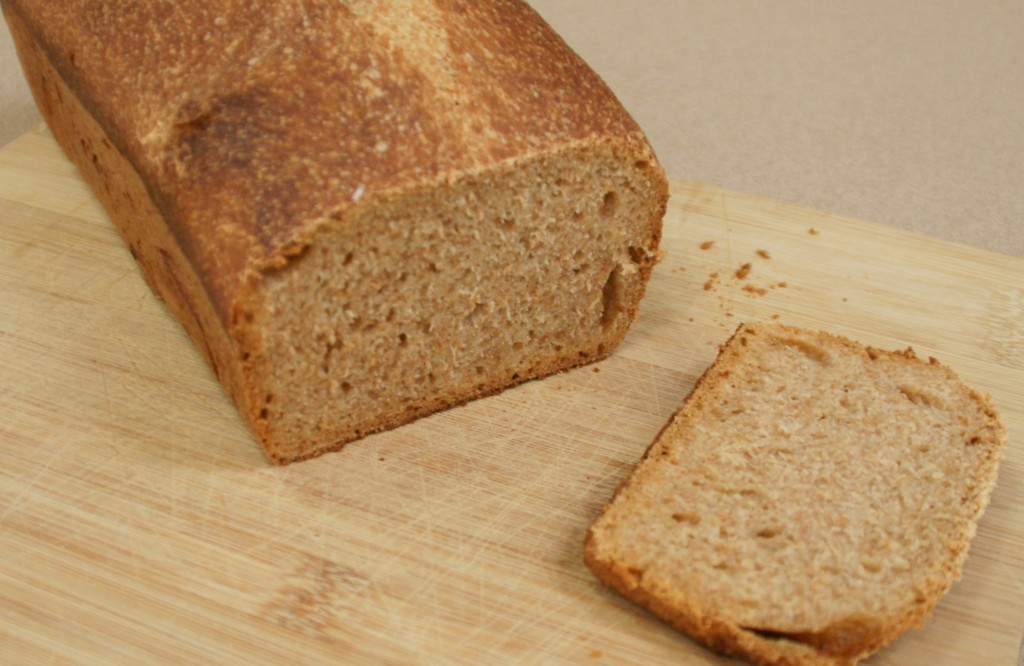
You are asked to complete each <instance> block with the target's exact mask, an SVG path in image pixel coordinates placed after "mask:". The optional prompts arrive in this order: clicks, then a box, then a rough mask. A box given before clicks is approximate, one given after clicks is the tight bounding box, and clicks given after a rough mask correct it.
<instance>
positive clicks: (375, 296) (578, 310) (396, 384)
mask: <svg viewBox="0 0 1024 666" xmlns="http://www.w3.org/2000/svg"><path fill="white" fill-rule="evenodd" d="M588 161H589V162H588ZM651 175H652V174H651V166H650V165H649V164H647V163H645V162H638V163H635V164H634V163H632V162H624V161H623V160H622V159H621V157H618V156H616V155H615V154H614V151H611V150H603V151H597V152H596V153H589V154H587V155H583V154H581V152H580V151H569V152H566V153H564V154H561V155H555V156H548V157H544V158H537V159H533V160H531V161H527V162H524V163H521V164H518V165H516V166H513V167H511V168H509V169H507V170H505V171H503V172H493V173H482V174H479V175H476V176H472V177H467V178H463V179H461V180H459V181H457V182H454V183H451V184H447V185H442V186H440V187H438V188H424V189H422V190H420V191H417V192H414V193H412V194H409V195H405V196H402V197H400V198H397V199H394V200H391V201H389V202H386V203H384V204H382V205H378V206H375V207H372V208H366V209H365V210H363V211H362V212H361V214H359V215H357V216H355V217H353V218H343V219H340V220H336V221H331V222H329V223H326V224H324V225H323V227H322V228H321V230H320V231H319V233H318V234H317V236H316V238H315V239H314V242H312V243H311V244H310V245H309V246H308V247H307V248H305V249H304V250H303V251H302V253H301V256H299V257H298V258H297V259H296V260H294V261H292V262H291V263H290V264H289V266H288V267H287V268H285V269H284V270H281V271H279V272H278V273H277V274H275V275H273V276H271V277H270V279H269V280H268V281H267V285H266V289H265V292H264V302H263V305H262V307H261V308H259V310H258V311H257V312H255V313H254V317H255V318H256V319H257V328H260V329H263V330H268V331H269V333H268V334H267V335H266V336H265V337H264V339H263V348H262V350H261V352H260V359H259V363H260V364H261V367H262V368H263V369H264V372H265V373H266V374H267V375H268V376H269V378H270V379H269V381H268V383H267V386H266V390H265V395H263V396H262V408H261V409H262V412H261V417H262V418H263V419H265V420H266V422H267V423H268V424H269V425H270V427H272V428H273V429H274V430H275V432H276V433H278V435H280V437H278V439H288V438H293V439H295V440H296V441H307V442H308V441H309V439H310V433H313V435H314V437H313V438H314V439H315V440H317V442H318V443H317V444H315V445H313V446H312V447H310V445H309V444H306V445H305V446H306V448H316V447H317V446H320V447H324V446H330V445H332V444H333V443H335V442H337V441H338V440H339V439H352V438H354V437H358V436H360V435H363V434H366V433H367V432H370V431H372V430H375V429H379V428H380V427H381V424H390V425H394V424H397V423H401V422H403V421H406V420H409V418H411V417H413V416H415V415H418V414H423V413H428V412H430V411H433V410H436V409H437V408H439V407H442V406H444V405H446V404H449V403H451V402H453V401H456V402H461V401H465V400H467V399H469V398H472V397H474V396H476V395H482V394H486V393H489V392H493V391H494V390H496V389H498V388H501V387H503V386H506V385H508V384H510V383H515V382H517V381H522V380H525V379H528V378H530V377H533V376H537V375H540V374H546V373H548V372H551V371H553V370H556V369H560V368H564V367H568V366H572V365H577V364H580V363H582V362H586V361H588V360H591V359H594V358H598V357H600V356H603V355H605V354H606V353H608V352H609V351H610V349H611V347H612V346H614V344H616V343H617V342H618V340H619V339H620V338H621V336H622V335H623V334H624V333H625V329H626V327H627V326H628V324H629V319H630V316H629V312H628V311H629V309H630V307H631V305H632V304H635V302H636V300H637V298H638V297H639V295H640V294H641V293H642V290H643V284H642V280H641V275H642V274H643V273H644V272H645V271H649V268H650V266H651V264H652V263H653V262H654V260H655V254H656V251H657V248H656V244H657V238H658V235H659V231H658V228H659V227H658V224H659V223H660V219H653V217H654V216H652V215H651V213H650V205H651V204H650V201H651V198H652V197H656V196H657V192H656V189H655V188H656V187H657V186H656V185H655V184H653V181H652V178H651ZM307 454H308V452H303V453H302V455H307Z"/></svg>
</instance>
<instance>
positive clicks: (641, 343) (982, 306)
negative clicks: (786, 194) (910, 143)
mask: <svg viewBox="0 0 1024 666" xmlns="http://www.w3.org/2000/svg"><path fill="white" fill-rule="evenodd" d="M812 228H813V229H815V230H816V231H817V232H818V233H817V234H812V233H810V230H811V229H812ZM708 241H712V242H713V245H711V246H710V247H708V249H701V245H702V243H706V242H708ZM664 248H665V250H666V257H665V259H664V261H663V262H662V263H661V264H660V265H659V266H658V268H657V269H656V271H655V275H654V278H653V280H652V283H651V286H650V290H649V293H648V296H647V298H646V299H645V301H644V303H643V307H642V310H641V315H640V318H639V320H638V322H637V324H636V325H635V327H634V328H633V329H632V330H631V332H630V334H629V336H628V337H627V339H626V341H625V342H624V343H623V344H622V346H621V347H620V348H619V349H618V350H617V351H616V352H615V353H614V354H613V356H612V357H611V358H609V359H608V360H606V361H604V362H601V363H600V364H598V365H596V366H591V367H585V368H581V369H578V370H575V371H572V372H568V373H564V374H560V375H557V376H554V377H551V378H548V379H545V380H541V381H535V382H532V383H529V384H526V385H524V386H521V387H518V388H516V389H513V390H510V391H506V392H505V393H503V394H501V395H499V396H495V397H492V398H487V399H484V400H479V401H476V402H474V403H471V404H469V405H467V406H465V407H461V408H457V409H454V410H451V411H448V412H445V413H442V414H438V415H436V416H433V417H430V418H427V419H423V420H421V421H419V422H417V423H414V424H412V425H410V426H407V427H403V428H401V429H399V430H396V431H393V432H389V433H385V434H381V435H375V436H372V437H369V438H367V439H365V440H362V441H360V442H357V443H354V444H351V445H350V446H348V447H347V448H345V449H344V450H343V451H341V452H339V453H335V454H330V455H327V456H324V457H322V458H319V459H316V460H312V461H308V462H305V463H300V464H296V465H292V466H289V467H285V468H277V467H272V466H270V465H269V464H268V463H267V462H266V461H265V460H264V458H263V457H262V454H261V453H260V451H259V448H258V447H257V445H256V443H255V442H254V441H253V439H252V438H251V436H250V434H249V433H248V432H247V431H246V429H245V427H244V426H243V424H242V422H241V421H240V419H239V418H238V417H237V415H236V413H235V411H234V410H233V408H232V406H231V405H230V404H229V402H228V401H227V399H226V398H225V396H224V394H223V392H222V390H221V389H220V387H219V385H218V384H217V383H216V381H215V379H214V378H213V376H212V375H211V373H210V372H209V370H208V369H207V368H206V367H205V366H204V365H203V363H202V361H201V359H200V356H199V354H198V353H197V352H196V350H195V349H194V348H193V347H192V346H191V344H190V342H189V341H188V340H187V338H186V337H185V335H184V334H183V332H182V330H181V329H180V327H179V326H178V325H177V323H176V322H174V321H173V320H172V319H171V317H170V316H169V315H168V313H167V312H166V310H165V309H164V307H163V306H162V305H161V304H160V303H158V302H157V301H156V299H155V298H154V297H153V296H152V294H151V293H150V292H149V291H148V289H147V288H146V286H145V284H144V283H143V281H142V279H141V277H140V275H139V273H138V271H137V270H136V267H135V265H134V264H133V261H132V259H131V257H130V255H129V253H128V251H127V250H126V249H125V247H124V245H123V244H122V242H121V240H120V238H119V237H118V236H117V234H116V232H115V230H114V228H113V226H112V224H111V223H110V222H109V221H108V220H107V218H106V217H105V216H104V214H103V213H102V211H101V210H100V209H99V208H98V206H97V204H96V202H95V201H94V200H93V198H92V197H91V195H90V193H89V192H88V191H87V190H86V188H85V186H84V185H83V184H82V182H81V181H80V180H79V178H78V177H77V175H76V173H75V171H74V169H73V167H72V166H71V165H70V164H69V163H68V162H67V161H66V160H65V159H64V157H63V156H62V155H61V153H60V152H59V149H58V148H57V147H56V145H55V144H54V143H53V141H52V138H51V137H50V136H49V134H48V133H47V132H46V131H44V130H37V131H34V132H32V133H30V134H27V135H25V136H23V137H22V138H20V139H18V140H17V141H15V142H14V143H12V144H10V145H8V146H7V147H5V148H3V149H2V150H0V460H2V465H0V551H2V557H0V661H2V662H4V663H13V664H42V663H87V664H141V663H145V664H153V663H204V664H211V663H280V664H284V663H295V664H313V663H336V662H337V661H339V660H341V661H345V662H366V663H414V664H415V663H423V664H432V663H464V664H481V663H509V662H511V663H525V664H552V663H592V664H603V663H608V664H624V663H644V664H658V663H665V664H670V663H671V664H677V663H708V664H714V663H727V662H725V661H724V660H720V659H719V658H717V657H715V656H713V655H711V654H710V653H708V652H706V651H705V650H703V649H701V648H699V647H697V646H696V645H695V644H693V643H691V642H690V641H689V640H688V639H686V638H685V637H683V636H681V635H679V634H677V633H676V632H674V631H672V630H671V629H669V628H667V627H666V626H664V625H663V624H662V623H660V622H659V621H657V620H656V619H654V618H653V617H652V616H650V615H648V614H647V613H645V612H643V611H641V610H639V609H637V608H635V607H633V606H632V605H631V604H629V603H627V602H625V601H623V600H622V599H620V598H619V597H617V596H616V595H614V594H612V593H610V592H608V591H606V590H604V589H603V588H602V587H600V586H599V585H598V584H597V583H596V581H595V580H594V579H593V578H592V576H591V575H590V574H589V572H588V571H587V570H586V568H585V567H584V565H583V563H582V561H581V540H582V538H583V535H584V532H585V530H586V527H587V526H588V525H589V523H590V521H591V520H592V519H593V518H594V517H595V516H596V514H597V512H598V511H599V510H600V508H601V506H602V505H603V504H604V503H605V502H606V501H607V500H608V499H609V497H610V495H611V492H612V490H613V488H614V487H615V485H616V484H617V483H618V482H619V481H620V480H622V479H623V478H624V477H625V475H627V474H628V472H629V469H630V466H631V465H632V464H633V463H635V462H636V461H637V460H638V458H639V457H640V455H641V454H642V452H643V450H644V449H645V447H646V446H647V445H648V443H649V442H650V441H651V439H652V438H653V437H654V435H655V434H656V433H657V431H658V430H659V429H660V428H661V426H662V425H663V424H664V423H665V421H666V420H667V419H668V418H669V416H670V414H671V413H672V412H673V411H674V410H675V409H676V407H677V406H678V405H679V404H680V402H681V401H682V399H683V397H684V396H685V395H686V393H687V392H688V391H689V389H690V388H691V387H692V385H693V383H694V381H695V380H696V378H697V377H698V376H699V375H700V373H701V372H702V371H703V370H704V368H705V367H706V366H707V364H708V363H709V362H710V361H711V360H712V358H713V357H714V355H715V352H716V347H717V345H718V344H720V343H721V342H723V341H724V340H725V339H726V337H727V336H728V335H729V334H730V333H731V332H732V330H733V329H734V327H735V326H736V325H737V324H738V323H739V322H741V321H745V320H751V321H752V320H759V319H769V318H771V317H773V316H775V315H778V316H779V317H780V318H781V319H782V320H783V321H786V322H789V323H792V324H796V325H802V326H810V327H818V328H825V329H827V330H830V331H834V332H837V333H841V334H845V335H849V336H852V337H855V338H857V339H860V340H862V341H864V342H867V343H870V344H873V345H876V346H881V347H904V346H906V345H913V346H914V347H915V349H917V350H918V351H919V352H920V353H922V354H926V355H934V356H936V357H938V358H940V359H941V360H943V361H945V362H946V363H948V364H949V365H951V366H952V367H954V368H955V369H956V370H957V371H959V372H960V374H961V375H962V376H963V377H964V379H965V380H966V381H967V382H969V383H971V384H972V385H974V386H976V387H978V388H980V389H982V390H985V391H987V392H990V393H991V394H992V395H993V397H994V399H995V402H996V404H997V405H998V407H999V408H1000V410H1001V412H1002V414H1003V417H1004V420H1005V421H1006V423H1007V426H1008V428H1009V432H1010V442H1009V448H1008V452H1007V456H1006V459H1005V462H1004V463H1003V466H1002V470H1001V474H1000V480H999V485H998V487H997V489H996V491H995V494H994V496H993V498H992V504H991V506H990V508H989V510H988V512H987V513H986V514H985V516H984V519H983V520H982V522H981V525H980V528H979V530H978V535H977V538H976V540H975V542H974V545H973V547H972V551H971V556H970V558H969V559H968V562H967V565H966V569H965V574H964V579H963V580H962V582H960V583H959V584H957V585H956V586H955V587H954V589H953V591H952V592H951V593H950V594H949V595H948V596H947V597H946V598H944V600H943V601H942V602H941V603H940V605H939V608H938V610H937V612H936V614H935V616H934V617H933V618H932V619H931V620H930V621H929V622H928V623H927V625H926V626H925V627H924V628H923V629H922V630H920V631H913V632H911V633H909V634H907V635H905V636H904V637H903V638H901V639H899V640H898V641H897V642H896V643H895V644H894V645H892V646H891V647H889V648H888V649H886V650H884V651H883V652H881V653H880V654H878V655H877V656H876V657H875V658H874V659H873V660H872V661H871V663H874V664H900V665H904V664H928V665H929V666H941V665H944V664H949V665H954V664H955V665H960V664H966V663H986V664H1012V663H1014V661H1015V660H1016V659H1017V654H1018V648H1019V645H1020V642H1021V634H1022V627H1024V604H1022V603H1021V600H1022V599H1024V288H1022V287H1024V261H1022V260H1020V259H1014V258H1010V257H1007V256H1002V255H997V254H990V253H986V252H983V251H980V250H975V249H970V248H967V247H963V246H958V245H952V244H947V243H943V242H939V241H934V240H929V239H927V238H924V237H920V236H914V235H909V234H907V233H905V232H901V231H896V230H894V229H891V228H885V227H880V226H876V225H871V224H866V223H862V222H857V221H854V220H851V219H848V218H843V217H839V216H836V215H829V214H822V213H818V212H814V211H812V210H808V209H803V208H798V207H794V206H792V205H788V204H781V203H777V202H773V201H770V200H765V199H761V198H757V197H753V196H748V195H740V194H735V193H730V192H727V191H723V190H720V189H717V188H714V187H709V186H701V185H698V184H695V183H691V182H685V181H678V180H677V181H674V182H673V198H672V201H671V205H670V210H669V214H668V217H667V219H666V227H665V240H664ZM758 250H765V251H766V252H767V253H768V254H769V256H770V258H765V257H762V256H760V255H759V254H758V253H757V251H758ZM748 262H750V263H751V264H752V270H751V272H750V274H749V276H748V277H747V278H746V279H745V280H738V279H737V278H735V276H734V275H733V272H734V271H735V270H736V269H737V268H738V267H739V266H741V265H742V264H744V263H748ZM715 275H717V277H713V276H715ZM782 283H784V286H783V285H782ZM706 284H707V287H708V288H707V289H705V285H706ZM747 287H750V288H749V289H747ZM758 289H764V293H763V294H760V293H759V292H758Z"/></svg>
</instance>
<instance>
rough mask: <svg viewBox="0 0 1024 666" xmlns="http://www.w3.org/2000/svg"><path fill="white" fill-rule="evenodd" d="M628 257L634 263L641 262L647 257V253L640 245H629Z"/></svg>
mask: <svg viewBox="0 0 1024 666" xmlns="http://www.w3.org/2000/svg"><path fill="white" fill-rule="evenodd" d="M629 258H630V259H631V260H632V261H633V263H634V264H642V263H644V261H645V260H646V259H647V253H646V252H644V249H643V248H642V247H636V246H635V245H630V246H629Z"/></svg>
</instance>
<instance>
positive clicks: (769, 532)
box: [757, 527, 782, 539]
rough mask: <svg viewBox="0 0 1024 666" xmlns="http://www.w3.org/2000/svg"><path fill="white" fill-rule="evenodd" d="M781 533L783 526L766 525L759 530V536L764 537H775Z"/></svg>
mask: <svg viewBox="0 0 1024 666" xmlns="http://www.w3.org/2000/svg"><path fill="white" fill-rule="evenodd" d="M780 534H782V528H781V527H764V528H762V529H759V530H758V531H757V536H758V537H760V538H762V539H774V538H775V537H777V536H779V535H780Z"/></svg>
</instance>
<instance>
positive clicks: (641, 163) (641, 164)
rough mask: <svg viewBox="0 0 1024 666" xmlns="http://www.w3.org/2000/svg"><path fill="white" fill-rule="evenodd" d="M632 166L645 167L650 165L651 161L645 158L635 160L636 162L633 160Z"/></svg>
mask: <svg viewBox="0 0 1024 666" xmlns="http://www.w3.org/2000/svg"><path fill="white" fill-rule="evenodd" d="M633 166H634V167H636V168H637V169H646V168H648V167H650V166H651V163H650V162H648V161H647V160H637V161H636V162H633Z"/></svg>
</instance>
